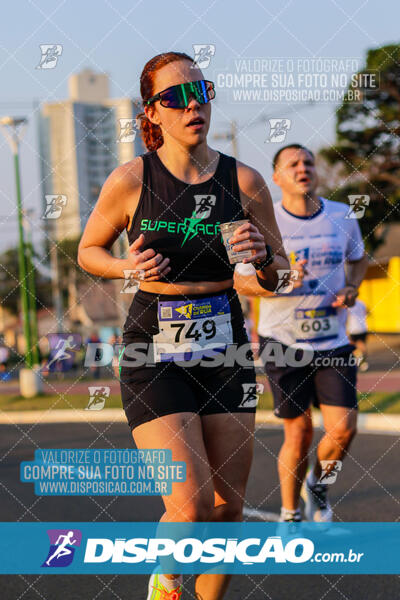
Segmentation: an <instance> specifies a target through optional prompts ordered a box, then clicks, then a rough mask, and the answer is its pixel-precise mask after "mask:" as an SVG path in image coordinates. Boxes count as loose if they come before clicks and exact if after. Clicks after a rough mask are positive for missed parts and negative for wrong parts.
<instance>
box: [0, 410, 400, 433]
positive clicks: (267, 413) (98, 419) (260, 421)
mask: <svg viewBox="0 0 400 600" xmlns="http://www.w3.org/2000/svg"><path fill="white" fill-rule="evenodd" d="M110 422H113V423H126V417H125V413H124V411H123V410H122V409H119V408H108V409H103V410H97V411H96V410H84V409H64V410H60V409H58V410H56V409H55V410H27V411H1V412H0V424H1V425H21V424H29V423H30V424H42V423H110ZM256 423H257V425H276V426H278V427H282V419H278V417H276V416H275V415H274V413H273V411H272V410H259V411H257V413H256ZM313 425H314V427H322V416H321V414H320V413H316V412H314V413H313ZM357 429H358V431H378V432H379V431H382V432H386V433H400V415H386V414H379V415H373V414H368V413H360V414H359V415H358V423H357Z"/></svg>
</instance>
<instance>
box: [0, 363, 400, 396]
mask: <svg viewBox="0 0 400 600" xmlns="http://www.w3.org/2000/svg"><path fill="white" fill-rule="evenodd" d="M257 371H258V372H259V373H260V374H261V373H263V370H261V369H260V370H258V369H257ZM89 385H96V386H97V385H98V386H108V387H109V388H110V393H111V394H119V393H120V387H119V382H118V381H117V380H116V379H91V380H86V381H76V382H75V381H74V380H65V381H54V380H53V381H51V382H47V381H46V382H45V383H44V385H43V391H44V392H45V393H47V394H55V393H60V394H64V393H68V392H69V393H74V394H87V393H88V386H89ZM357 389H358V391H359V392H399V391H400V370H393V371H368V372H367V373H358V385H357ZM0 394H7V395H10V396H17V395H19V385H18V381H16V380H14V381H12V382H0Z"/></svg>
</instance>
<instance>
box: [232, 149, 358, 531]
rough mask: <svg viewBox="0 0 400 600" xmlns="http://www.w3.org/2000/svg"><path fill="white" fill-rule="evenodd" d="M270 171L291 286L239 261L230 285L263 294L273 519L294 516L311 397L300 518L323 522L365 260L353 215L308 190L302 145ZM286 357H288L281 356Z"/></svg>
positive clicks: (349, 378)
mask: <svg viewBox="0 0 400 600" xmlns="http://www.w3.org/2000/svg"><path fill="white" fill-rule="evenodd" d="M273 168H274V173H273V180H274V182H275V183H276V184H277V185H278V186H279V187H280V188H281V190H282V202H281V203H279V204H276V205H275V216H276V220H277V223H278V226H279V229H280V231H281V234H282V239H283V244H284V248H285V251H286V253H287V255H288V257H289V260H290V262H291V280H292V285H287V284H288V278H287V275H288V273H286V272H285V273H284V272H282V274H281V281H282V282H284V284H285V285H283V286H281V287H279V284H278V286H277V288H276V289H277V290H280V292H279V293H276V292H268V291H267V290H264V289H262V288H261V287H260V286H259V285H258V283H257V279H256V276H255V274H254V268H253V267H252V266H251V265H245V264H240V265H237V267H236V273H235V287H236V289H237V291H238V292H239V293H240V294H246V295H249V296H261V299H260V318H259V325H258V334H259V339H260V355H261V357H262V360H263V362H264V363H265V370H266V374H267V377H268V379H269V382H270V385H271V388H272V392H273V396H274V405H275V411H274V412H275V414H276V415H277V416H278V417H280V418H282V419H283V423H284V435H285V439H284V443H283V445H282V448H281V450H280V453H279V457H278V470H279V478H280V484H281V497H282V508H281V520H282V521H300V520H301V512H300V509H299V501H300V492H301V489H302V485H303V482H304V479H305V477H306V472H307V461H308V459H307V455H308V450H309V448H310V444H311V440H312V433H313V430H312V420H311V410H310V406H311V403H313V404H314V405H316V406H319V407H320V409H321V413H322V418H323V422H324V428H325V435H324V436H323V438H322V440H321V441H320V443H319V444H318V448H317V453H316V460H315V463H314V465H313V468H312V469H311V470H310V472H309V474H308V477H307V480H306V482H305V486H304V490H303V494H304V497H305V501H306V506H305V516H306V518H307V519H308V520H315V521H331V520H332V508H331V506H330V504H329V501H328V498H327V484H326V483H325V481H327V478H325V479H322V477H323V476H324V474H326V467H327V468H328V469H329V465H330V463H332V464H333V465H334V466H335V468H336V466H337V461H341V460H342V459H343V457H344V455H345V454H346V452H347V451H348V449H349V445H350V443H351V440H352V439H353V437H354V435H355V432H356V421H357V394H356V365H355V362H356V361H355V359H354V357H353V355H352V346H351V345H350V344H349V340H348V338H347V336H346V331H345V326H346V317H347V314H346V313H347V310H346V308H347V307H350V306H353V305H354V303H355V299H356V297H357V294H358V288H359V286H360V284H361V281H362V279H363V277H364V274H365V270H366V265H367V262H368V261H367V258H366V256H365V254H364V245H363V241H362V238H361V233H360V229H359V226H358V222H357V219H354V218H346V214H347V206H346V205H345V204H342V203H339V202H333V201H330V200H326V199H325V198H321V197H319V196H318V195H317V194H316V188H317V184H318V179H317V173H316V169H315V162H314V156H313V154H312V152H311V151H310V150H308V149H307V148H305V147H303V146H301V145H300V144H291V145H289V146H285V147H284V148H281V149H280V150H279V152H278V153H277V154H276V155H275V157H274V160H273ZM233 242H234V240H233ZM345 267H346V268H345ZM289 283H290V281H289ZM293 284H294V286H293ZM290 288H293V289H292V290H291V291H289V293H287V290H290ZM285 292H286V293H285ZM302 345H303V346H304V345H306V346H307V347H308V348H310V349H311V352H307V353H306V352H302V351H301V350H297V354H296V355H294V348H293V346H294V347H295V348H296V347H298V346H300V347H301V346H302ZM288 349H289V351H290V352H289V353H288V354H287V350H288ZM289 355H290V356H291V357H292V358H291V360H290V361H288V360H287V359H286V360H282V357H287V356H289ZM293 356H295V358H296V361H295V362H294V361H293ZM307 357H308V358H307ZM324 461H327V462H324ZM321 463H322V465H321ZM322 467H325V469H323V468H322Z"/></svg>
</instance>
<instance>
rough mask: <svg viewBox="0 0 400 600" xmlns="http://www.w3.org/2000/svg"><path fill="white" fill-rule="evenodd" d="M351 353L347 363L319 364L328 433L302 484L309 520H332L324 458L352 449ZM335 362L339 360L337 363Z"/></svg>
mask: <svg viewBox="0 0 400 600" xmlns="http://www.w3.org/2000/svg"><path fill="white" fill-rule="evenodd" d="M351 356H352V355H351V354H348V355H344V356H343V357H339V358H343V362H344V364H337V360H335V358H336V357H332V366H328V367H323V368H318V369H317V371H316V373H315V377H314V382H315V389H316V393H317V397H318V400H319V405H320V408H321V413H322V418H323V421H324V428H325V435H324V436H323V438H322V440H321V441H320V443H319V445H318V448H317V458H316V462H315V465H314V468H313V470H312V472H311V473H310V474H309V476H308V477H307V480H306V483H305V486H304V488H303V491H304V497H305V501H306V508H305V515H306V518H307V519H309V520H310V521H332V517H333V513H332V508H331V506H330V503H329V500H328V495H327V492H328V485H327V484H326V483H325V481H326V477H325V481H324V480H321V472H322V468H321V461H324V460H328V461H332V464H331V465H329V466H330V467H331V468H335V466H336V464H335V461H337V460H342V459H343V458H344V456H345V454H346V452H347V451H348V449H349V446H350V443H351V441H352V439H353V437H354V435H355V433H356V426H357V392H356V380H357V369H356V366H355V365H353V364H352V361H350V357H351ZM335 363H336V364H335Z"/></svg>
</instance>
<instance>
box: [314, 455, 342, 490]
mask: <svg viewBox="0 0 400 600" xmlns="http://www.w3.org/2000/svg"><path fill="white" fill-rule="evenodd" d="M342 465H343V463H342V461H341V460H321V467H322V473H321V477H320V478H319V480H318V483H326V484H328V485H330V484H332V483H335V481H336V479H337V476H338V473H339V471H341V470H342Z"/></svg>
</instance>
